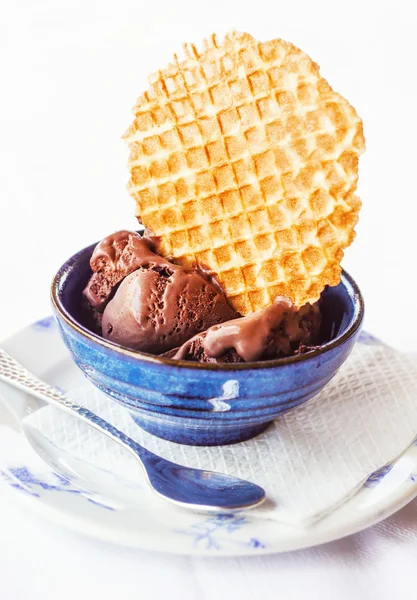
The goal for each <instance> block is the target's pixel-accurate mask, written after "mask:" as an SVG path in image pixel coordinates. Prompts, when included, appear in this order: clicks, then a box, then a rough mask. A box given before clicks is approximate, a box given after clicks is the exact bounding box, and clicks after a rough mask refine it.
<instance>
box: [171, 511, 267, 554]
mask: <svg viewBox="0 0 417 600" xmlns="http://www.w3.org/2000/svg"><path fill="white" fill-rule="evenodd" d="M248 523H249V520H248V519H247V517H244V516H241V515H235V514H218V515H215V516H213V517H208V518H207V519H204V520H203V521H201V522H199V523H196V524H195V525H192V526H191V527H190V529H188V530H180V531H178V533H183V534H185V535H188V536H191V537H192V538H194V540H193V544H194V547H198V546H200V545H203V546H204V547H205V549H206V550H219V549H220V548H222V546H223V545H224V544H230V543H232V544H237V545H240V546H247V547H248V548H258V549H259V550H262V549H264V548H266V545H265V544H264V543H262V542H261V541H260V540H258V539H256V538H253V537H251V538H249V539H248V540H238V539H235V538H233V537H232V536H233V534H234V533H235V532H236V531H240V530H242V528H244V527H245V525H247V524H248Z"/></svg>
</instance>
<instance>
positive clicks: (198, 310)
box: [84, 231, 320, 363]
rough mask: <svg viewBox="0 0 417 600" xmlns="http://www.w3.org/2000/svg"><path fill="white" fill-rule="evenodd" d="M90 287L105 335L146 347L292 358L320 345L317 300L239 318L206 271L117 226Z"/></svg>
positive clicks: (230, 357)
mask: <svg viewBox="0 0 417 600" xmlns="http://www.w3.org/2000/svg"><path fill="white" fill-rule="evenodd" d="M90 265H91V268H92V270H93V275H92V276H91V279H90V281H89V282H88V285H87V286H86V288H85V290H84V296H85V299H86V300H87V302H88V305H89V314H90V322H91V316H92V317H93V319H92V321H93V325H92V326H93V327H95V330H96V331H98V332H99V333H100V334H101V335H103V337H104V338H106V339H108V340H111V341H113V342H116V343H118V344H121V345H123V346H126V347H128V348H132V349H135V350H140V351H142V352H149V353H151V354H159V355H163V356H167V357H170V358H175V359H184V360H194V361H199V362H206V363H224V362H229V363H230V362H248V361H254V360H266V359H270V358H278V357H281V356H289V355H291V354H295V353H301V352H303V351H306V350H308V349H309V348H310V347H311V346H313V345H315V344H316V343H318V332H319V328H320V311H319V308H318V306H317V305H314V306H311V305H306V306H304V307H302V308H300V309H299V310H298V309H297V308H296V307H295V306H294V305H293V304H292V303H291V301H290V300H288V299H286V298H277V300H276V302H275V303H274V304H273V305H271V306H269V307H267V308H266V309H263V310H261V311H258V312H256V313H253V314H251V315H248V316H246V317H241V315H240V314H239V313H238V312H236V311H235V310H234V309H233V308H232V307H231V306H230V305H229V304H228V301H227V298H226V296H225V295H224V294H223V292H222V291H221V290H220V288H219V287H218V286H217V284H216V282H215V281H214V280H212V279H211V278H210V277H209V276H208V275H207V274H205V273H203V272H202V271H201V270H198V269H197V268H196V269H186V268H185V267H182V266H179V265H176V264H174V263H172V262H170V261H169V260H167V259H166V258H163V257H161V256H160V255H158V254H157V252H156V249H155V246H154V243H153V240H152V239H150V238H148V237H142V236H140V235H138V234H137V233H134V232H130V231H119V232H117V233H114V234H112V235H110V236H108V237H106V238H104V240H103V241H101V242H100V243H99V244H98V245H97V246H96V248H95V249H94V252H93V255H92V257H91V261H90Z"/></svg>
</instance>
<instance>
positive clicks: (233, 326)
mask: <svg viewBox="0 0 417 600" xmlns="http://www.w3.org/2000/svg"><path fill="white" fill-rule="evenodd" d="M320 321H321V315H320V310H319V308H318V306H317V305H310V304H306V305H305V306H303V307H302V308H300V309H299V310H298V309H297V308H296V307H295V306H294V305H293V304H292V303H291V301H290V300H288V299H287V298H277V299H276V301H275V303H274V304H272V305H271V306H268V307H267V308H265V309H263V310H260V311H257V312H255V313H252V314H251V315H247V316H246V317H241V318H239V319H235V320H233V321H228V322H224V323H222V324H219V325H215V326H213V327H211V328H210V329H208V330H207V331H204V332H203V333H200V334H198V335H196V336H194V337H193V338H191V339H190V340H188V342H186V343H185V344H183V345H182V346H181V347H180V348H178V349H176V351H171V352H168V353H166V354H165V356H167V357H170V358H174V359H179V360H181V359H182V360H197V361H199V362H206V363H236V362H250V361H256V360H266V359H271V358H279V357H282V356H289V355H291V354H295V353H300V352H303V351H305V350H306V349H308V347H309V346H311V345H314V344H316V343H318V334H319V329H320Z"/></svg>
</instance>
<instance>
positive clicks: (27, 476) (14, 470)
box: [0, 466, 114, 510]
mask: <svg viewBox="0 0 417 600" xmlns="http://www.w3.org/2000/svg"><path fill="white" fill-rule="evenodd" d="M51 474H52V476H53V477H54V479H55V482H54V483H49V482H48V481H46V480H45V479H41V478H40V477H38V476H36V475H34V474H33V473H32V471H31V470H30V469H29V468H28V467H25V466H21V467H10V468H9V469H7V471H2V470H0V476H1V477H2V478H3V479H4V480H5V481H6V483H8V484H9V485H10V486H11V487H13V488H15V489H17V490H20V491H22V492H25V493H26V494H29V495H30V496H34V497H35V498H40V494H39V490H47V491H52V492H66V493H68V494H77V495H79V496H81V497H82V498H85V499H86V500H87V501H88V502H91V503H92V504H95V505H96V506H101V507H102V508H105V509H107V510H114V508H113V506H110V505H108V504H106V503H104V502H102V501H101V500H100V501H98V500H97V499H96V498H95V495H94V494H92V493H90V492H86V491H84V490H80V489H79V488H77V487H75V486H74V485H73V484H72V483H71V482H70V481H68V479H66V478H65V477H62V475H59V474H58V473H55V472H52V471H51Z"/></svg>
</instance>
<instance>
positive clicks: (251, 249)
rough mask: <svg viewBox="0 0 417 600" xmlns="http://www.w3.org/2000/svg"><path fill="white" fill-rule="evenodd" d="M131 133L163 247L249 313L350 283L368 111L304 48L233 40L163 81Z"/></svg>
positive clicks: (212, 45)
mask: <svg viewBox="0 0 417 600" xmlns="http://www.w3.org/2000/svg"><path fill="white" fill-rule="evenodd" d="M149 84H150V87H149V89H148V91H146V92H145V93H144V94H143V95H142V96H141V97H140V98H139V99H138V101H137V103H136V106H135V107H134V109H133V112H134V116H135V119H134V121H133V123H132V125H131V126H130V127H129V129H128V130H127V132H126V133H125V136H124V137H125V139H126V141H127V143H128V145H129V148H130V156H129V169H130V173H131V178H130V182H129V185H128V188H129V191H130V193H131V195H132V196H133V198H134V199H135V201H136V204H137V213H136V214H137V216H138V217H139V218H140V220H141V222H142V223H143V224H144V225H146V226H147V227H148V228H149V229H150V230H152V232H153V233H154V234H155V235H156V236H158V237H159V239H160V246H159V251H160V252H161V254H163V255H164V256H167V257H170V258H172V257H173V258H174V259H175V261H176V262H178V263H179V264H184V265H192V264H195V263H198V264H199V265H201V266H203V267H204V268H206V269H207V270H209V271H210V272H212V273H213V274H214V275H215V276H216V277H217V279H218V281H219V282H220V284H221V285H222V287H223V289H224V290H225V292H226V294H227V296H228V298H229V301H230V302H231V304H232V305H233V306H234V308H235V309H237V310H238V311H239V312H241V313H242V314H247V313H250V312H253V311H256V310H259V309H262V308H264V307H266V306H267V305H269V304H271V303H272V302H273V301H274V299H275V298H276V297H277V296H286V297H288V298H290V299H291V300H292V301H293V302H294V303H295V304H296V305H297V306H302V305H303V304H305V303H306V302H314V301H316V300H317V299H318V298H319V296H320V293H321V292H322V290H323V288H324V287H325V285H336V284H337V283H338V282H339V280H340V271H341V267H340V261H341V259H342V257H343V249H344V248H345V247H347V246H348V245H349V244H350V243H351V242H352V240H353V238H354V235H355V232H354V227H355V224H356V223H357V220H358V211H359V208H360V204H361V203H360V200H359V198H358V197H357V196H356V195H355V190H356V187H357V180H358V155H359V154H361V152H362V151H363V150H364V144H365V142H364V137H363V132H362V122H361V120H360V119H359V117H358V116H357V114H356V112H355V110H354V109H353V108H352V107H351V106H350V105H349V103H348V102H347V101H346V100H345V99H344V98H342V97H341V96H340V95H339V94H337V93H336V92H334V91H333V90H332V88H331V87H330V86H329V84H328V83H327V82H326V80H325V79H323V78H322V77H321V76H320V73H319V68H318V66H317V65H316V64H315V63H314V62H313V61H312V60H311V59H310V58H309V57H308V56H307V55H306V54H305V53H304V52H302V51H301V50H299V49H298V48H296V47H295V46H293V45H292V44H290V43H288V42H285V41H283V40H280V39H276V40H272V41H269V42H265V43H259V42H257V41H256V40H255V39H254V38H253V37H252V36H250V35H249V34H246V33H237V32H232V33H230V34H228V35H227V36H226V37H225V39H224V41H223V42H222V43H219V42H218V40H217V38H216V36H215V35H213V36H212V37H211V38H210V39H209V40H208V41H205V43H204V47H203V49H202V50H201V51H198V50H197V49H196V47H195V46H194V45H186V46H185V58H184V60H181V61H180V60H179V59H178V58H177V57H176V56H175V60H174V63H173V64H170V65H169V66H168V68H167V69H165V70H161V71H158V72H157V73H156V74H154V75H152V76H151V77H150V78H149Z"/></svg>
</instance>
